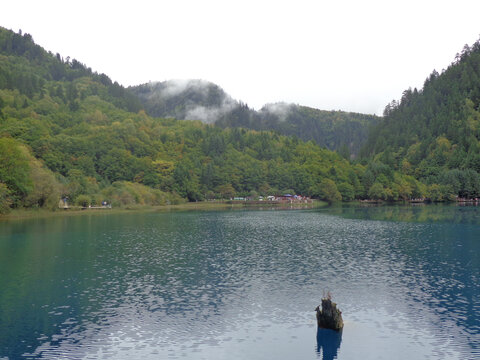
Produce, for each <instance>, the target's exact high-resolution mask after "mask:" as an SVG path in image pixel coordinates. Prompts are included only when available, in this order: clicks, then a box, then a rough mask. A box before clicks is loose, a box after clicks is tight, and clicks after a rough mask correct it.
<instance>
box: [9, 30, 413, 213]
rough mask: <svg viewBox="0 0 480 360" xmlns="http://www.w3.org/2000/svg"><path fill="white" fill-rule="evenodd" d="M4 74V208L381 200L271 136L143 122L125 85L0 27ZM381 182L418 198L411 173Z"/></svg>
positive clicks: (348, 173)
mask: <svg viewBox="0 0 480 360" xmlns="http://www.w3.org/2000/svg"><path fill="white" fill-rule="evenodd" d="M0 69H1V72H0V112H1V113H0V203H1V211H2V212H5V211H8V210H9V209H10V208H12V207H27V208H30V207H47V208H52V209H54V208H56V207H57V205H58V202H59V200H60V199H61V198H65V197H68V199H69V202H70V203H77V204H79V205H82V206H86V205H89V204H93V205H96V204H97V205H98V204H100V203H101V202H102V201H108V202H110V203H113V205H114V206H119V205H130V204H149V205H155V204H165V203H174V202H181V201H184V200H189V201H196V200H203V199H210V198H230V197H233V196H245V195H252V196H255V195H270V194H279V193H284V192H287V191H288V192H293V193H297V194H302V195H308V196H313V197H317V198H322V199H326V200H328V201H335V200H339V199H342V198H343V200H351V199H354V198H365V197H368V196H371V195H372V194H373V195H375V194H374V193H372V192H370V190H371V187H372V185H373V182H372V179H371V177H370V176H369V175H368V174H370V173H371V170H369V166H370V165H369V166H363V165H359V164H358V165H352V164H350V163H349V162H348V161H347V160H345V159H344V158H342V157H341V156H340V155H338V154H336V153H334V152H331V151H329V150H326V149H323V148H321V147H320V146H318V145H316V144H314V143H313V142H303V141H301V140H298V139H297V138H290V137H286V136H282V135H279V134H277V133H273V132H258V131H254V130H246V129H237V128H233V129H221V128H220V127H217V126H213V125H207V124H204V123H202V122H200V121H178V120H175V119H162V118H154V117H151V116H148V115H147V114H146V113H145V112H144V111H143V110H141V107H140V105H139V101H138V98H137V97H136V96H135V95H134V94H133V93H131V92H130V91H129V90H127V89H125V88H123V87H122V86H120V85H118V84H117V83H115V82H112V81H111V80H110V79H109V78H108V77H107V76H106V75H104V74H100V75H99V74H97V73H95V72H93V71H92V70H91V69H89V68H87V67H86V66H85V65H82V64H81V63H80V62H78V61H77V60H70V59H68V58H67V59H63V58H62V57H61V56H60V55H58V54H57V55H53V54H51V53H48V52H46V51H44V50H43V49H42V48H41V47H39V46H37V45H35V44H34V42H33V40H32V37H31V36H30V35H28V34H16V33H14V32H12V31H9V30H6V29H0ZM365 174H367V175H368V176H365ZM385 181H386V184H388V185H389V187H390V188H389V189H390V190H389V192H387V193H385V192H383V193H382V192H380V194H383V195H382V196H384V197H387V196H388V198H390V199H398V198H408V197H409V196H412V194H417V193H419V194H420V193H421V189H422V185H421V184H420V183H418V182H417V181H415V179H413V177H411V176H402V175H400V174H399V173H394V172H391V171H390V172H388V174H387V177H386V178H385ZM401 188H403V189H404V190H405V189H406V191H403V192H401V191H397V190H398V189H401ZM377 190H382V191H384V190H385V189H384V188H383V187H382V189H377Z"/></svg>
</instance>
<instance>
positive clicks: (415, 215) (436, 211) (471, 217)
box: [326, 203, 480, 225]
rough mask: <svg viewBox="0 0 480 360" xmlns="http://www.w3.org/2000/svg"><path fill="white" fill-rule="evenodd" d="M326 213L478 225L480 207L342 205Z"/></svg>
mask: <svg viewBox="0 0 480 360" xmlns="http://www.w3.org/2000/svg"><path fill="white" fill-rule="evenodd" d="M326 211H328V212H329V213H333V214H338V215H342V216H345V217H348V218H352V219H365V220H383V221H385V220H386V221H405V222H430V223H438V222H446V223H454V224H472V225H480V206H476V205H473V204H472V205H465V204H464V203H460V204H423V203H422V204H409V205H375V204H366V205H361V206H359V205H355V204H354V205H348V204H344V205H342V206H337V207H334V208H329V209H326Z"/></svg>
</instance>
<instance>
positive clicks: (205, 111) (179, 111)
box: [129, 80, 379, 157]
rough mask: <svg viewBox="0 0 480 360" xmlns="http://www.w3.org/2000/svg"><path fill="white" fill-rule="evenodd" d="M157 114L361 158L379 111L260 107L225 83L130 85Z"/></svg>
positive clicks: (197, 82) (178, 81)
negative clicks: (270, 133)
mask: <svg viewBox="0 0 480 360" xmlns="http://www.w3.org/2000/svg"><path fill="white" fill-rule="evenodd" d="M129 89H130V90H132V91H133V92H134V93H135V94H137V95H138V96H139V98H140V100H141V101H142V103H143V105H144V106H145V110H146V112H147V113H148V114H149V115H151V116H157V117H174V118H176V119H179V120H184V119H189V120H201V121H203V122H206V123H214V124H215V125H217V126H220V127H222V128H234V127H241V128H245V129H252V130H274V131H276V132H278V133H279V134H282V135H295V136H297V137H298V138H299V139H301V140H304V141H309V140H313V141H315V142H316V143H317V144H319V145H321V146H324V147H326V148H327V149H330V150H336V151H340V152H341V153H342V154H343V155H344V156H345V157H349V156H350V154H351V155H352V156H353V157H355V156H356V155H357V154H358V152H359V150H360V147H361V146H362V145H363V144H364V142H365V140H366V138H367V136H368V129H369V127H370V126H373V125H376V123H377V122H378V120H379V118H378V117H376V116H374V115H365V114H357V113H349V112H343V111H322V110H318V109H313V108H309V107H306V106H300V105H294V104H286V103H277V104H267V105H265V106H264V107H263V108H262V109H261V110H260V111H255V110H253V109H250V108H249V107H248V106H247V105H246V104H243V103H241V102H238V101H236V100H234V99H232V98H231V97H230V96H229V95H228V94H226V93H225V91H224V90H223V89H221V88H220V87H219V86H217V85H215V84H212V83H209V82H206V81H202V80H183V81H182V80H172V81H165V82H157V83H149V84H144V85H139V86H135V87H132V88H129Z"/></svg>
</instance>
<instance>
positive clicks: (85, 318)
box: [0, 206, 480, 360]
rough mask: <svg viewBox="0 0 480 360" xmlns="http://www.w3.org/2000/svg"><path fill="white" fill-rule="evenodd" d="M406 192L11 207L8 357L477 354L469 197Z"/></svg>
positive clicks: (1, 353)
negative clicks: (321, 199) (424, 197)
mask: <svg viewBox="0 0 480 360" xmlns="http://www.w3.org/2000/svg"><path fill="white" fill-rule="evenodd" d="M397 208H398V207H397ZM397 208H395V207H393V208H390V207H383V210H384V212H385V214H387V215H384V216H386V217H387V218H386V219H388V220H401V221H372V220H373V219H375V220H377V219H378V218H379V217H381V216H380V214H381V213H382V210H380V208H377V209H372V208H365V209H362V208H359V209H353V208H339V209H337V208H332V209H328V210H305V211H302V210H300V211H231V212H188V213H160V214H122V215H106V216H92V217H89V216H82V217H72V218H54V219H43V220H28V221H19V222H4V223H2V224H1V226H0V274H1V276H0V289H1V291H0V319H1V321H0V358H2V357H8V358H9V359H18V358H30V359H39V358H45V359H59V358H60V359H62V358H63V359H89V358H92V359H97V358H111V359H128V358H140V357H142V358H144V359H159V358H160V359H170V358H177V359H234V360H235V359H272V358H275V359H293V358H301V359H315V358H318V357H319V356H321V357H323V358H332V357H333V358H335V356H336V357H337V358H338V359H341V360H348V359H359V358H362V359H377V358H384V359H404V358H410V359H425V358H432V359H465V358H475V357H478V356H479V355H480V338H479V337H480V241H479V236H478V234H479V230H480V227H479V225H478V218H476V215H475V214H476V210H475V208H465V210H461V211H459V210H458V209H457V208H455V207H448V206H447V207H444V209H445V212H446V214H447V215H445V214H443V215H442V211H441V209H442V207H432V210H423V209H420V208H419V209H420V210H416V209H417V208H415V209H413V210H410V209H408V210H402V209H397ZM425 208H428V207H425ZM456 209H457V210H456ZM457 212H460V214H458V213H457ZM464 212H468V214H467V215H465V214H464ZM420 214H423V215H420ZM425 214H426V215H425ZM425 216H426V217H425ZM434 217H435V218H438V219H440V221H434V220H432V219H433V218H434ZM424 218H425V219H428V220H426V221H423V220H421V219H424ZM452 218H453V219H454V220H453V221H451V220H448V219H452ZM405 219H410V220H409V221H408V222H406V221H404V220H405ZM412 219H414V220H412ZM382 220H385V219H382ZM324 290H327V291H331V292H332V294H333V297H334V300H335V302H336V303H337V304H339V307H340V308H341V310H342V312H343V318H344V321H345V327H344V330H343V334H342V335H341V337H339V338H338V337H337V338H335V339H331V340H328V336H329V334H327V333H320V334H319V333H317V338H316V341H315V338H314V336H315V335H314V334H315V331H316V318H315V312H313V311H312V309H313V308H314V307H315V306H316V305H317V304H318V303H319V301H320V298H321V296H322V293H323V292H324ZM330 335H331V334H330ZM340 343H341V347H340Z"/></svg>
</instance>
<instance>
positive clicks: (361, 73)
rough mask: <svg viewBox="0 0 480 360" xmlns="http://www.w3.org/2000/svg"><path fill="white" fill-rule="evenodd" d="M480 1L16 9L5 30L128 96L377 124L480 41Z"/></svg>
mask: <svg viewBox="0 0 480 360" xmlns="http://www.w3.org/2000/svg"><path fill="white" fill-rule="evenodd" d="M479 16H480V1H478V0H455V1H453V0H450V1H443V0H436V1H430V0H402V1H389V0H383V1H376V0H364V1H362V0H357V1H355V0H330V1H325V0H317V1H313V0H292V1H283V0H242V1H237V0H230V1H229V0H223V1H222V0H168V1H164V0H157V1H146V0H136V1H131V0H130V1H120V0H117V1H106V0H96V1H91V0H81V1H65V0H51V1H50V0H44V1H38V0H27V1H23V0H15V1H5V2H4V3H3V4H2V5H1V6H0V26H3V27H5V28H7V29H12V30H14V31H18V30H19V29H22V31H23V32H24V33H25V32H27V33H29V34H31V35H32V36H33V39H34V40H35V42H36V43H38V44H39V45H41V46H43V47H44V48H45V49H47V50H50V51H52V52H53V53H57V52H59V53H60V54H61V55H62V56H63V57H67V56H70V57H71V58H75V59H77V60H78V61H80V62H82V63H84V64H86V65H87V66H89V67H91V68H92V69H93V70H94V71H98V72H99V73H102V72H103V73H105V74H107V75H108V76H109V77H110V78H111V79H112V80H114V81H118V82H119V83H121V84H122V85H124V86H129V85H138V84H141V83H145V82H148V81H163V80H168V79H187V78H194V79H204V80H208V81H212V82H214V83H216V84H218V85H219V86H221V87H222V88H223V89H224V90H225V91H226V92H227V93H229V94H230V95H231V96H233V97H234V98H236V99H237V100H242V101H243V102H246V103H247V104H248V105H249V106H250V107H254V108H256V109H258V108H260V107H261V106H262V105H263V104H265V103H270V102H278V101H286V102H293V103H296V104H301V105H307V106H311V107H316V108H319V109H323V110H345V111H356V112H365V113H377V114H378V115H380V114H382V112H383V109H384V107H385V105H386V104H387V103H388V102H390V101H391V100H393V99H399V98H400V97H401V95H402V92H403V91H404V90H405V89H407V88H408V87H412V88H414V87H417V88H421V87H422V85H423V82H424V80H425V79H426V77H427V76H428V75H429V74H430V73H431V72H432V71H433V69H437V70H438V71H441V70H442V69H443V68H446V67H447V66H448V65H449V64H450V63H451V62H452V61H453V60H454V58H455V54H456V53H457V52H460V51H461V50H462V48H463V45H464V44H467V43H468V44H470V45H471V44H472V43H473V42H474V41H476V40H477V39H478V38H479V37H480V22H479V21H478V19H479Z"/></svg>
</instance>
